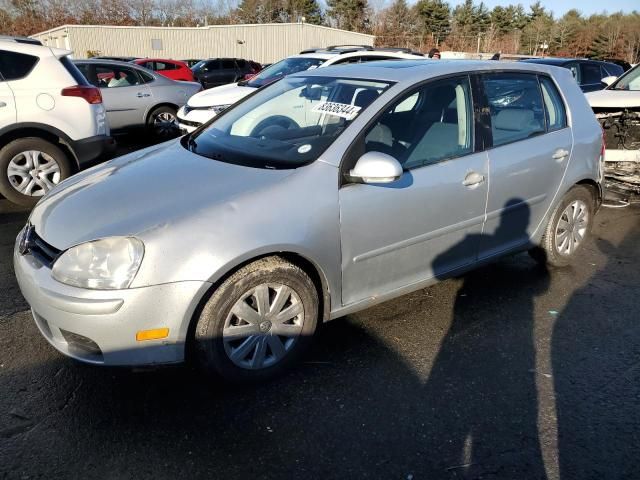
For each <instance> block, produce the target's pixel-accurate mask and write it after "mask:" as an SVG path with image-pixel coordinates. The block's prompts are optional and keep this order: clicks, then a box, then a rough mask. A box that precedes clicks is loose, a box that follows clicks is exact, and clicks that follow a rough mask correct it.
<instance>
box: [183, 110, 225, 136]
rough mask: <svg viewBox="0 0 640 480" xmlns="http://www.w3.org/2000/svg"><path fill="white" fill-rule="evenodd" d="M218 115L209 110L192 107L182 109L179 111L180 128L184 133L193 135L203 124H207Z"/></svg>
mask: <svg viewBox="0 0 640 480" xmlns="http://www.w3.org/2000/svg"><path fill="white" fill-rule="evenodd" d="M215 116H216V114H215V113H214V112H213V111H212V110H208V109H192V108H191V107H184V106H183V107H181V108H180V110H178V114H177V117H178V128H179V129H180V130H181V131H182V132H184V133H191V132H193V131H194V130H195V129H196V128H198V127H200V126H201V125H202V124H203V123H207V122H208V121H209V120H211V119H212V118H213V117H215Z"/></svg>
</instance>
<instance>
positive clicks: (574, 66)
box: [567, 63, 580, 85]
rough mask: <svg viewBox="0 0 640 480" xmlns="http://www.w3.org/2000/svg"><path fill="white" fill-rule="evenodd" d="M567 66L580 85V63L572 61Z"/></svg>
mask: <svg viewBox="0 0 640 480" xmlns="http://www.w3.org/2000/svg"><path fill="white" fill-rule="evenodd" d="M567 68H568V69H569V70H570V71H571V75H573V78H574V80H575V81H576V82H578V85H580V69H579V68H578V64H577V63H570V64H568V65H567Z"/></svg>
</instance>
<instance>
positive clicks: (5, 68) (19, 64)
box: [0, 50, 38, 81]
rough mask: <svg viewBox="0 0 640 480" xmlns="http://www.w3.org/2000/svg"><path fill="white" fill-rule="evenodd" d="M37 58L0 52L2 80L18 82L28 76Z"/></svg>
mask: <svg viewBox="0 0 640 480" xmlns="http://www.w3.org/2000/svg"><path fill="white" fill-rule="evenodd" d="M36 63H38V57H34V56H33V55H25V54H23V53H16V52H8V51H6V50H0V74H1V75H2V78H4V80H8V81H10V80H19V79H21V78H24V77H26V76H27V75H29V73H30V72H31V70H33V67H35V66H36Z"/></svg>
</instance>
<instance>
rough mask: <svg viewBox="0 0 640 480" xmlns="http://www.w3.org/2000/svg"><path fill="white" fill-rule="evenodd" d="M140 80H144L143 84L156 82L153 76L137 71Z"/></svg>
mask: <svg viewBox="0 0 640 480" xmlns="http://www.w3.org/2000/svg"><path fill="white" fill-rule="evenodd" d="M136 72H137V73H138V75H139V76H140V78H141V79H142V83H151V82H153V81H154V80H155V78H153V75H149V74H148V73H147V72H143V71H142V70H136Z"/></svg>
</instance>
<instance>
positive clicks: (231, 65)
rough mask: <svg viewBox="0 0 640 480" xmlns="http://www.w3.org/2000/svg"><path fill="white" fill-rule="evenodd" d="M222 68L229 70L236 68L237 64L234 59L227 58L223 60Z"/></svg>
mask: <svg viewBox="0 0 640 480" xmlns="http://www.w3.org/2000/svg"><path fill="white" fill-rule="evenodd" d="M222 68H223V69H224V70H227V69H231V70H233V69H235V68H236V65H235V62H234V61H233V60H229V59H226V60H222Z"/></svg>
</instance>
